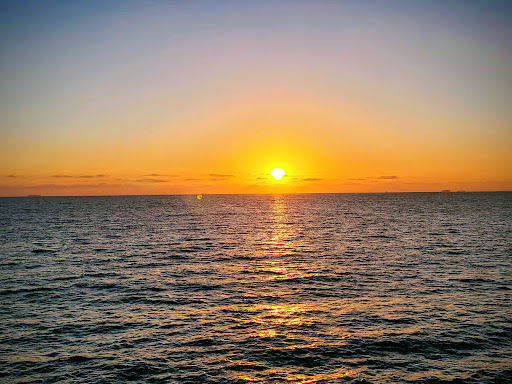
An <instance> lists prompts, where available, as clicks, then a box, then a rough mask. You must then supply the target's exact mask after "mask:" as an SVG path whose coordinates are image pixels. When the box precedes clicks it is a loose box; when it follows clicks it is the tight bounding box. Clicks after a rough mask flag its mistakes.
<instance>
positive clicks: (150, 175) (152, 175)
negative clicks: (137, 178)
mask: <svg viewBox="0 0 512 384" xmlns="http://www.w3.org/2000/svg"><path fill="white" fill-rule="evenodd" d="M143 176H144V177H174V176H176V175H163V174H161V173H148V174H147V175H143Z"/></svg>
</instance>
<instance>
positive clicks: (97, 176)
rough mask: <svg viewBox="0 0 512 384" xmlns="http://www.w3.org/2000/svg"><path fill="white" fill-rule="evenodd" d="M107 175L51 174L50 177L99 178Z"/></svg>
mask: <svg viewBox="0 0 512 384" xmlns="http://www.w3.org/2000/svg"><path fill="white" fill-rule="evenodd" d="M107 176H108V175H103V174H101V175H78V176H72V175H52V176H51V177H53V178H56V179H95V178H101V177H107Z"/></svg>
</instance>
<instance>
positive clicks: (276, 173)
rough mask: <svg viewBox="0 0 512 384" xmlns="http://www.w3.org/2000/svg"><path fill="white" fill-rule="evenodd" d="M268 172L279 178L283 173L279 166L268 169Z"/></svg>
mask: <svg viewBox="0 0 512 384" xmlns="http://www.w3.org/2000/svg"><path fill="white" fill-rule="evenodd" d="M270 174H271V175H272V177H273V178H274V179H276V180H281V179H282V178H283V176H284V175H285V172H284V171H283V170H282V169H281V168H274V169H273V170H271V171H270Z"/></svg>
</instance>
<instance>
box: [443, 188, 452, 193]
mask: <svg viewBox="0 0 512 384" xmlns="http://www.w3.org/2000/svg"><path fill="white" fill-rule="evenodd" d="M441 192H442V193H450V192H451V191H450V190H449V189H443V190H442V191H441Z"/></svg>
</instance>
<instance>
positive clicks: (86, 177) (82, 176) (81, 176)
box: [77, 175, 108, 179]
mask: <svg viewBox="0 0 512 384" xmlns="http://www.w3.org/2000/svg"><path fill="white" fill-rule="evenodd" d="M107 176H108V175H80V176H77V177H78V178H80V179H95V178H100V177H107Z"/></svg>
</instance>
